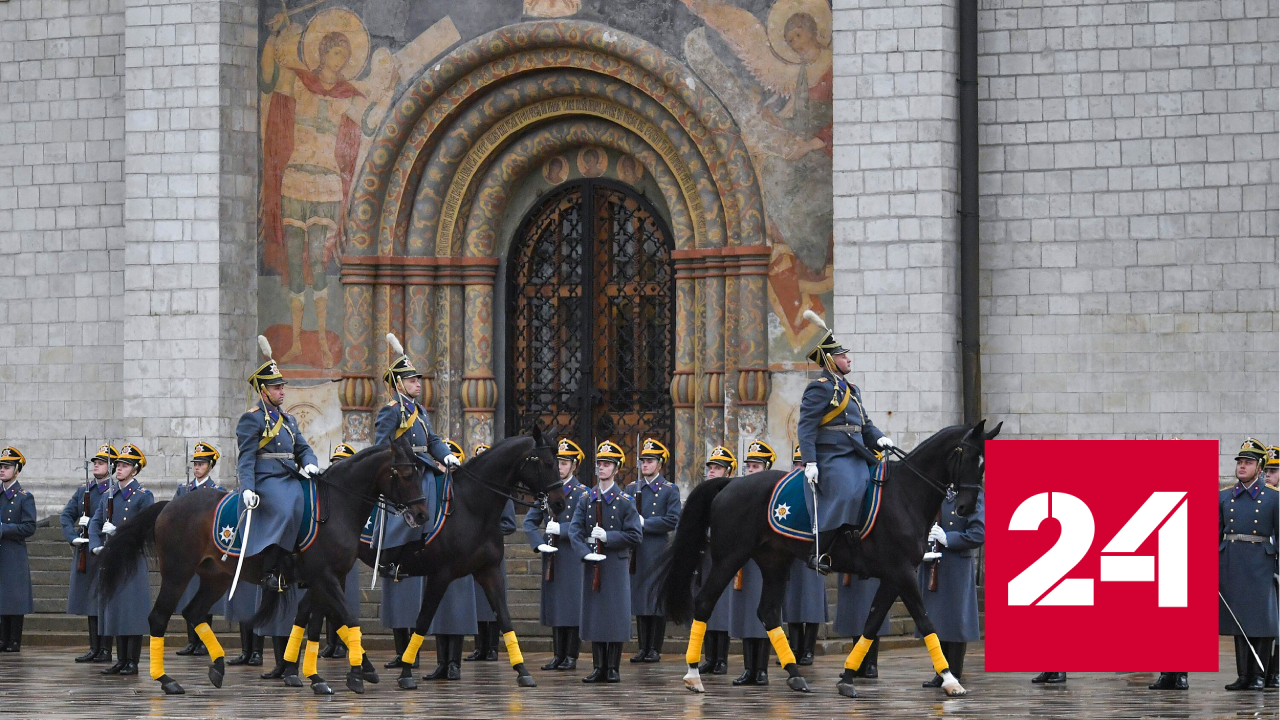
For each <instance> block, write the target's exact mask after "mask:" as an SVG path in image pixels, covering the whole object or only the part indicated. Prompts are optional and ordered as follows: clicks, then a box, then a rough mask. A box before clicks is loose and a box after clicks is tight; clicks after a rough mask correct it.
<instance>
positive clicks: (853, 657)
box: [844, 637, 875, 670]
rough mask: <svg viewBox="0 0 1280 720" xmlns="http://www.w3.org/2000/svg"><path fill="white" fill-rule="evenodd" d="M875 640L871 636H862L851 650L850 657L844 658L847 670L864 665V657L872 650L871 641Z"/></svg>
mask: <svg viewBox="0 0 1280 720" xmlns="http://www.w3.org/2000/svg"><path fill="white" fill-rule="evenodd" d="M873 642H875V641H874V640H872V639H871V638H866V637H860V638H858V642H857V643H855V644H854V646H853V650H850V651H849V657H847V658H845V659H844V669H845V670H857V669H858V668H860V667H862V659H863V658H865V657H866V656H867V652H868V651H870V650H871V643H873Z"/></svg>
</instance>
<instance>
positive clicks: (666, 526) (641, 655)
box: [627, 438, 680, 663]
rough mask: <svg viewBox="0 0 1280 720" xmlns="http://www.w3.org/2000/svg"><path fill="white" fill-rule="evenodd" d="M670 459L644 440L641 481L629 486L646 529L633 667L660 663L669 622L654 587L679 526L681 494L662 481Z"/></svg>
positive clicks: (635, 580) (636, 573) (636, 577)
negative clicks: (637, 664) (668, 541)
mask: <svg viewBox="0 0 1280 720" xmlns="http://www.w3.org/2000/svg"><path fill="white" fill-rule="evenodd" d="M670 458H671V453H669V452H668V451H667V448H666V446H665V445H663V444H662V443H660V442H658V441H657V440H655V439H653V438H645V440H644V443H643V444H642V445H641V446H640V453H639V463H638V464H639V466H640V479H639V480H637V481H636V482H633V483H631V484H630V485H628V486H627V494H628V495H630V496H631V498H632V499H633V500H634V501H635V504H636V511H637V512H639V513H640V522H641V524H642V525H643V526H644V540H643V541H641V543H640V545H638V546H637V547H636V549H635V555H634V558H633V560H632V563H631V575H632V577H631V612H633V613H635V616H636V635H637V640H638V641H639V643H638V644H639V650H638V651H637V652H636V654H635V655H634V656H632V658H631V662H633V663H638V662H646V663H656V662H659V661H661V659H662V639H663V638H664V637H666V631H667V621H666V617H665V616H664V615H663V613H662V606H661V604H660V603H659V602H658V599H657V597H656V596H657V592H656V591H655V586H656V585H657V583H658V576H659V570H660V568H659V565H660V562H661V559H662V552H663V550H665V549H666V548H667V535H668V534H670V533H671V532H672V531H673V530H675V529H676V525H677V524H678V523H679V522H680V490H679V489H678V488H676V486H675V485H673V484H672V483H669V482H667V481H666V479H665V478H663V477H662V466H663V465H664V464H666V462H667V460H669V459H670Z"/></svg>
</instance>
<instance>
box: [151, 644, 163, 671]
mask: <svg viewBox="0 0 1280 720" xmlns="http://www.w3.org/2000/svg"><path fill="white" fill-rule="evenodd" d="M163 675H164V638H162V637H155V636H154V635H153V636H152V637H151V679H152V680H159V679H160V677H161V676H163Z"/></svg>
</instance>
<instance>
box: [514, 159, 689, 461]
mask: <svg viewBox="0 0 1280 720" xmlns="http://www.w3.org/2000/svg"><path fill="white" fill-rule="evenodd" d="M671 249H672V241H671V233H670V232H669V231H668V230H667V228H666V225H665V224H664V223H663V221H662V219H661V217H660V216H659V215H658V214H657V213H656V212H654V210H653V207H652V206H651V205H650V204H649V203H648V202H647V201H645V200H644V198H642V197H640V196H638V195H636V194H635V193H634V192H632V191H631V190H630V189H628V188H626V187H624V186H621V185H618V184H615V183H611V182H602V181H599V180H588V181H582V182H579V183H574V184H572V185H569V186H565V187H562V188H559V189H557V190H556V191H555V192H553V193H551V194H549V195H547V196H546V197H545V198H544V199H543V200H542V202H541V203H539V204H538V205H537V206H536V207H534V209H533V210H532V211H531V212H530V213H529V215H528V216H527V217H526V218H525V220H524V222H523V223H522V225H521V228H520V231H519V233H518V234H517V235H516V238H515V240H514V241H513V243H512V249H511V254H510V256H509V257H510V264H509V266H508V271H507V278H508V287H507V310H508V314H507V320H508V321H507V398H508V401H507V428H508V433H511V432H523V431H524V430H525V429H527V428H529V427H530V426H531V425H532V424H533V423H534V422H535V421H536V422H538V423H541V425H542V427H544V428H554V429H555V430H556V431H557V432H559V433H561V434H562V435H565V436H568V437H571V438H573V439H574V440H575V441H577V443H578V444H579V445H580V446H581V447H582V449H583V451H584V452H585V453H586V454H587V463H590V462H592V461H593V458H594V451H595V444H596V443H598V442H600V441H602V440H605V439H612V440H613V441H614V442H617V443H620V444H621V445H622V446H623V448H624V449H625V450H626V453H627V457H628V466H630V467H632V468H634V467H635V466H634V464H633V463H634V458H633V455H634V453H635V452H636V445H637V439H638V438H643V437H655V438H657V439H659V440H661V441H662V442H663V444H665V445H666V446H667V447H669V448H670V447H673V444H672V442H671V441H672V429H673V422H672V408H671V392H670V387H671V371H672V367H673V364H674V355H675V322H674V312H675V280H674V276H673V274H672V270H671ZM587 467H590V465H588V466H587ZM668 467H670V466H668ZM579 476H580V478H581V479H583V480H587V478H590V477H591V476H592V473H591V472H590V471H589V470H588V469H587V468H585V467H584V468H583V469H582V470H581V471H580V472H579Z"/></svg>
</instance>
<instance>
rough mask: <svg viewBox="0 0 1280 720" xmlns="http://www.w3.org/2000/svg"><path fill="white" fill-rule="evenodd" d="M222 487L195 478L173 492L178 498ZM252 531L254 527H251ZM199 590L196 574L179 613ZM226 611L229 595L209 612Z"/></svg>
mask: <svg viewBox="0 0 1280 720" xmlns="http://www.w3.org/2000/svg"><path fill="white" fill-rule="evenodd" d="M221 489H222V488H220V487H218V484H217V483H215V482H214V481H212V480H210V479H209V478H205V479H204V480H203V481H201V482H196V481H195V480H194V479H193V480H191V481H190V482H184V483H182V484H181V485H179V486H178V490H177V491H176V492H174V493H173V499H174V500H177V499H178V498H180V497H182V496H183V495H186V494H187V493H189V492H191V491H192V490H221ZM250 532H252V529H250ZM199 590H200V577H199V576H196V577H193V578H191V582H189V583H187V589H186V590H183V591H182V597H180V598H178V605H177V611H178V612H179V613H181V612H182V611H183V610H184V609H186V607H187V603H189V602H191V600H192V598H194V597H195V596H196V593H197V592H198V591H199ZM237 594H238V593H237ZM226 612H227V596H226V595H223V596H222V597H220V598H218V601H217V602H215V603H214V604H213V607H212V608H210V610H209V614H210V615H223V614H225V613H226Z"/></svg>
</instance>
